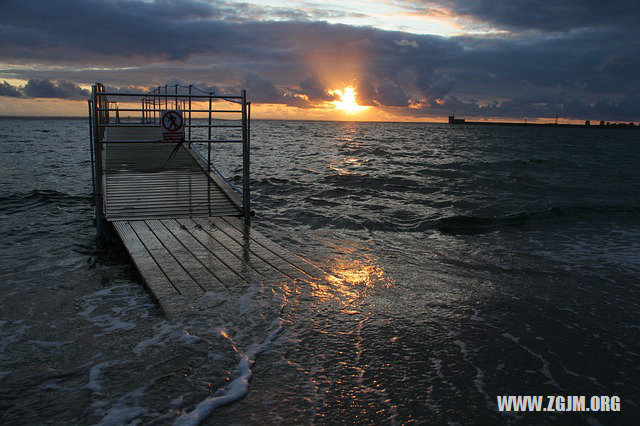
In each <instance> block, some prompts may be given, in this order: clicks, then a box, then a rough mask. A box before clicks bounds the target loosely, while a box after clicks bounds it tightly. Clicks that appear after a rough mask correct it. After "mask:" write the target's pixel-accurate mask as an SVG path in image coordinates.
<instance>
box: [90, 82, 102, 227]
mask: <svg viewBox="0 0 640 426" xmlns="http://www.w3.org/2000/svg"><path fill="white" fill-rule="evenodd" d="M99 90H100V85H99V83H96V84H94V85H93V86H92V87H91V97H92V109H93V111H92V116H93V143H94V145H95V147H94V148H95V149H94V150H93V152H94V155H95V159H94V160H95V166H96V169H95V176H96V190H95V196H94V203H95V214H96V234H97V236H98V238H102V237H103V236H104V205H103V200H102V195H103V191H102V188H103V182H102V134H101V129H100V127H99V126H98V124H99V123H100V122H101V121H102V120H101V117H102V113H101V114H98V108H104V105H103V104H104V102H103V100H102V99H101V100H100V102H98V96H99V95H98V91H99Z"/></svg>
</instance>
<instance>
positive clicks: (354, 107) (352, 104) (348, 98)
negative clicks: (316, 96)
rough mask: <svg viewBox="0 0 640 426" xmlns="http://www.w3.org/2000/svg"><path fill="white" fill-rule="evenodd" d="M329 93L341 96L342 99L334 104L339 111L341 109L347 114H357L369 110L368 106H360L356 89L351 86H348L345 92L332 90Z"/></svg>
mask: <svg viewBox="0 0 640 426" xmlns="http://www.w3.org/2000/svg"><path fill="white" fill-rule="evenodd" d="M329 93H331V94H332V95H338V96H340V99H339V100H337V101H333V102H332V104H333V105H335V107H336V108H337V109H340V110H342V111H344V112H346V113H347V114H357V113H359V112H361V111H364V110H367V109H369V107H368V106H363V105H358V102H357V101H356V89H354V88H353V87H351V86H347V87H345V88H344V89H343V90H340V89H337V90H331V91H329Z"/></svg>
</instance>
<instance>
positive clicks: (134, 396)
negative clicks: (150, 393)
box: [98, 387, 148, 425]
mask: <svg viewBox="0 0 640 426" xmlns="http://www.w3.org/2000/svg"><path fill="white" fill-rule="evenodd" d="M145 389H146V387H141V388H138V389H135V390H133V391H131V392H128V393H127V394H125V395H124V396H123V397H121V398H120V399H119V400H118V401H117V402H116V403H115V404H113V406H112V407H111V408H110V409H109V411H108V412H107V414H106V415H105V416H104V417H103V418H102V420H100V423H98V424H99V425H122V424H130V423H131V421H132V420H134V419H136V418H137V417H139V416H140V415H142V414H144V413H146V412H147V411H148V410H147V409H146V408H143V407H141V406H140V405H139V402H140V398H141V397H142V396H143V395H144V391H145Z"/></svg>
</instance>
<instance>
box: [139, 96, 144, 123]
mask: <svg viewBox="0 0 640 426" xmlns="http://www.w3.org/2000/svg"><path fill="white" fill-rule="evenodd" d="M140 103H142V117H141V118H140V121H141V122H142V124H144V99H141V100H140Z"/></svg>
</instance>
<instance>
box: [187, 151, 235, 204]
mask: <svg viewBox="0 0 640 426" xmlns="http://www.w3.org/2000/svg"><path fill="white" fill-rule="evenodd" d="M191 148H192V149H193V150H194V151H195V152H196V154H198V155H199V156H200V158H202V160H203V161H205V162H206V161H207V159H206V158H205V156H204V155H203V154H202V153H201V152H200V150H199V149H198V148H197V147H195V146H192V147H191ZM209 167H210V168H211V169H212V170H213V171H214V172H216V174H217V175H218V176H220V177H221V178H222V180H224V181H225V182H226V183H227V184H228V185H229V186H230V187H231V188H232V189H233V190H234V191H236V192H237V193H238V194H240V197H241V198H242V191H240V190H239V189H238V188H236V186H235V185H234V184H232V183H231V182H229V180H227V178H226V177H224V176H223V175H222V173H220V170H218V169H217V168H216V166H214V165H213V163H211V162H210V163H209Z"/></svg>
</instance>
